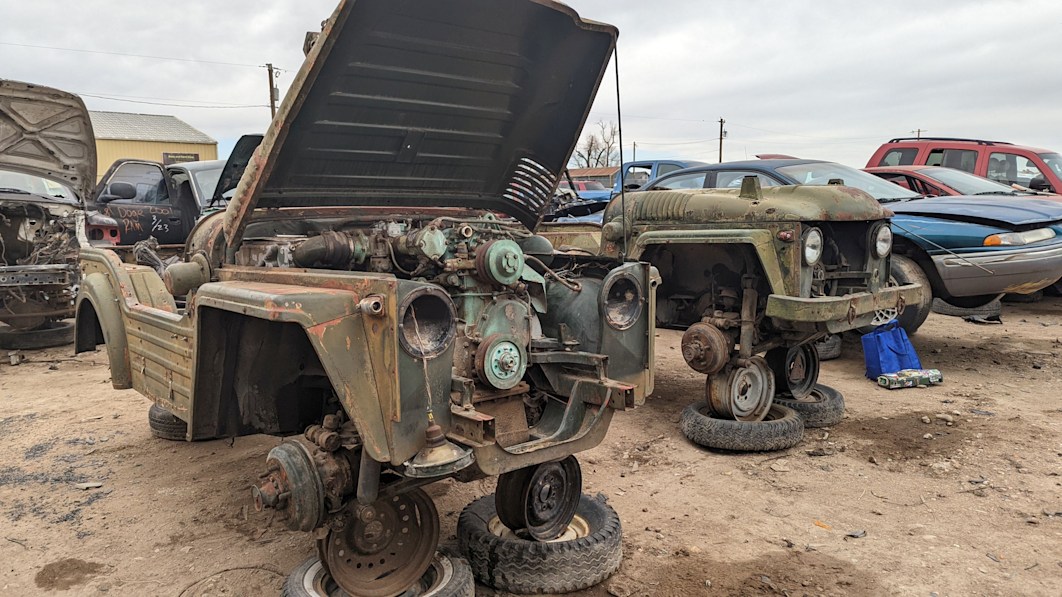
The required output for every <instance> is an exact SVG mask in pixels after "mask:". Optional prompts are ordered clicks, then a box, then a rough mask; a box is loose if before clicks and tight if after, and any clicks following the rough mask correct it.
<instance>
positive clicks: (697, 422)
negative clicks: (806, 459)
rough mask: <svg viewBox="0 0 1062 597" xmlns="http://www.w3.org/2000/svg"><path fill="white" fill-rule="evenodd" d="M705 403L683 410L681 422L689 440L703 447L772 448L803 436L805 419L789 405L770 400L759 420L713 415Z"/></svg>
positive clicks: (787, 444)
mask: <svg viewBox="0 0 1062 597" xmlns="http://www.w3.org/2000/svg"><path fill="white" fill-rule="evenodd" d="M707 412H708V403H707V402H705V401H703V400H701V401H700V402H694V403H693V404H691V405H689V406H687V407H686V409H685V410H684V411H682V419H681V421H680V423H679V424H680V426H681V427H682V433H683V434H685V436H686V437H687V438H689V439H690V441H692V442H694V443H696V444H699V445H701V446H704V447H706V448H715V449H717V450H730V451H733V452H771V451H775V450H784V449H786V448H791V447H793V446H795V445H797V444H798V443H800V440H802V439H803V438H804V421H803V419H801V418H800V415H798V414H797V412H796V411H795V410H793V409H791V408H788V407H785V406H782V405H780V404H772V405H771V410H769V411H768V412H767V418H765V419H764V420H762V421H759V422H746V421H734V420H728V419H716V418H713V417H710V416H708V415H707V414H706V413H707Z"/></svg>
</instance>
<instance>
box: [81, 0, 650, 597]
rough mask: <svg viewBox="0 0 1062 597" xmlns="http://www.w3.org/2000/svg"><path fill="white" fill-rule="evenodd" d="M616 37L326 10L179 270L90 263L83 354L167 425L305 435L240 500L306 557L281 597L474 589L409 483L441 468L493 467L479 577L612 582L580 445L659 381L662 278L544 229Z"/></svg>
mask: <svg viewBox="0 0 1062 597" xmlns="http://www.w3.org/2000/svg"><path fill="white" fill-rule="evenodd" d="M616 36H617V31H616V29H615V28H613V27H612V26H610V25H605V24H600V23H594V22H591V21H584V20H582V19H581V18H580V17H579V16H578V15H577V14H576V13H575V12H574V11H572V10H571V9H569V8H568V7H566V6H564V5H561V4H558V3H555V2H552V1H549V0H492V1H490V2H486V1H480V0H439V1H435V2H410V1H394V0H356V1H354V0H343V1H342V2H341V3H340V4H339V6H338V7H337V9H336V10H335V12H334V13H333V15H332V16H331V18H330V19H329V20H328V21H326V23H325V25H324V28H323V30H322V31H321V33H320V35H319V36H317V37H316V39H315V41H314V43H312V44H308V46H309V51H308V54H307V57H306V60H305V62H304V64H303V66H302V68H301V70H300V71H299V73H298V74H297V76H296V77H295V79H294V81H293V84H292V88H291V90H290V91H289V92H288V94H287V96H286V97H285V99H284V101H283V103H282V105H281V106H280V109H279V111H278V113H277V116H276V118H275V119H274V120H273V122H272V124H271V125H270V127H269V129H268V131H267V134H266V136H265V138H264V140H263V141H262V144H261V145H260V146H259V147H258V149H257V150H256V153H255V154H254V157H253V158H252V160H251V162H250V164H249V165H248V167H247V169H246V171H245V172H244V174H243V177H242V179H241V180H240V183H239V185H238V187H237V189H236V192H235V194H234V196H233V197H232V199H231V201H230V202H229V204H228V206H227V208H226V210H225V211H224V212H219V213H217V214H213V215H209V216H207V217H205V218H203V219H202V220H200V221H199V223H198V224H197V226H196V228H195V229H194V230H193V231H192V233H191V235H190V237H189V239H188V241H187V245H186V249H185V254H184V256H183V260H182V261H181V262H180V263H176V264H173V265H170V266H169V267H168V268H167V269H165V270H164V272H163V274H162V275H159V274H158V273H157V272H156V271H155V270H154V269H152V268H150V267H145V266H140V265H133V264H128V263H123V262H122V261H121V260H120V259H119V258H118V257H117V256H116V254H115V253H114V252H113V251H108V250H103V249H99V248H93V247H85V248H83V249H82V251H81V257H80V265H81V270H82V274H83V280H82V284H81V290H80V294H79V297H78V301H77V344H76V345H77V350H79V351H87V350H93V349H95V348H96V347H97V346H98V345H105V346H106V352H107V355H108V357H109V361H110V368H111V376H112V383H113V385H114V387H116V388H133V389H135V390H137V391H138V392H140V393H142V394H144V395H145V396H147V397H149V398H151V399H152V400H153V401H154V403H155V406H153V407H152V412H151V413H150V420H151V424H152V428H153V431H155V433H156V434H158V435H160V436H164V437H170V438H179V439H185V440H190V441H194V440H205V439H211V438H226V437H234V436H240V435H245V434H252V433H266V434H273V435H278V436H297V435H299V434H301V437H297V438H294V439H289V440H287V441H284V442H282V443H280V444H279V445H278V446H276V447H275V448H274V449H272V450H271V452H270V453H269V456H268V459H267V462H266V463H265V470H264V472H263V474H262V476H261V478H260V479H259V481H258V482H257V484H256V486H255V488H254V490H253V498H254V501H255V504H256V506H258V507H259V508H269V509H275V510H277V511H279V512H281V513H282V514H283V515H282V517H281V518H282V519H284V520H286V522H287V524H288V525H289V526H290V527H291V528H293V529H299V530H304V531H310V532H312V533H313V537H314V538H315V539H316V541H317V551H318V554H319V561H317V560H316V559H315V560H312V561H310V562H308V564H307V565H305V566H304V567H302V568H300V569H299V571H297V572H298V574H296V575H294V576H293V577H291V578H289V587H288V589H289V594H293V595H294V594H300V595H301V594H313V593H312V591H311V592H309V593H306V592H300V591H302V590H303V589H307V590H308V591H309V589H311V588H312V589H313V590H315V591H317V592H318V593H320V594H325V593H328V591H329V590H330V589H328V587H332V588H336V590H340V589H341V590H342V591H345V592H346V593H349V594H352V595H395V594H399V593H401V594H421V593H419V592H417V591H420V590H421V589H424V590H427V589H425V587H435V588H434V589H431V591H428V592H427V593H425V594H432V595H436V594H439V595H443V594H445V595H458V594H462V595H463V594H471V593H468V592H467V591H466V590H465V589H461V590H460V591H457V590H456V589H452V590H451V589H448V590H446V591H441V590H440V589H439V588H438V586H439V583H443V584H446V583H450V582H458V580H455V579H458V578H462V579H463V578H465V575H462V574H457V573H454V572H453V571H454V567H455V566H456V563H455V561H454V559H453V558H449V559H448V558H447V556H445V555H443V556H439V555H437V554H436V546H437V544H438V542H439V517H438V514H437V513H436V510H435V507H434V506H433V504H432V500H431V499H430V498H429V496H428V495H427V494H426V493H425V492H424V490H423V489H422V487H423V486H424V485H426V484H428V483H432V482H435V481H439V480H442V479H447V478H451V477H453V478H457V479H458V480H461V481H469V480H475V479H480V478H484V477H489V476H499V480H498V486H497V491H496V493H495V495H494V497H493V498H490V497H487V498H482V499H481V500H478V501H477V502H474V503H473V505H472V506H470V508H472V507H473V506H474V507H475V511H474V513H473V514H474V516H473V515H471V514H470V515H468V516H465V515H462V523H461V525H459V527H460V528H459V531H458V533H459V535H460V538H461V545H462V548H463V549H464V555H466V556H467V557H468V558H469V560H470V563H471V566H472V569H473V571H474V572H475V573H476V577H477V578H478V579H479V580H480V581H482V582H485V583H487V584H492V585H494V586H496V587H499V588H506V589H514V590H522V591H529V590H530V591H539V592H542V591H546V592H554V591H560V590H572V589H576V588H580V587H584V586H589V585H590V584H593V583H596V582H599V581H600V580H602V579H603V578H604V577H606V576H607V575H609V574H611V573H612V572H613V571H615V569H616V568H617V567H618V566H619V561H620V554H621V552H620V549H621V546H620V535H619V524H618V519H617V518H616V515H615V512H614V511H613V510H612V509H611V508H609V507H608V506H607V505H606V504H604V502H603V501H601V500H598V499H592V498H589V497H587V496H584V495H582V493H581V486H582V484H581V473H580V468H579V464H578V461H577V460H576V458H575V457H574V454H576V453H578V452H580V451H582V450H586V449H588V448H591V447H593V446H595V445H597V444H598V443H599V442H601V440H602V438H603V437H604V435H605V433H606V430H607V429H608V427H609V423H610V421H611V419H612V417H613V414H614V412H615V411H616V410H623V409H627V408H630V407H633V406H635V405H638V404H640V403H642V402H643V401H644V399H645V396H646V395H647V394H648V393H650V392H651V391H652V384H653V377H652V369H651V363H652V359H653V334H652V329H653V327H652V320H653V317H654V315H653V314H654V309H655V303H654V292H653V287H654V284H655V283H656V280H657V278H656V277H655V274H654V271H653V270H652V268H651V267H650V266H649V265H648V264H645V263H639V262H622V261H620V260H618V259H615V258H613V257H610V256H597V255H585V254H581V253H580V254H561V253H558V252H555V251H554V250H553V248H552V246H551V245H550V243H549V242H548V241H547V240H546V239H545V238H543V237H541V236H538V235H536V234H535V233H534V232H533V230H534V228H535V226H536V225H537V223H538V222H539V220H540V219H541V217H542V213H543V210H544V209H545V208H546V207H547V206H548V203H549V201H550V198H551V194H552V192H553V190H554V189H555V188H556V186H557V181H558V175H559V173H560V171H561V170H562V168H563V167H564V165H565V163H566V162H567V160H568V157H569V155H570V154H571V152H572V150H573V148H574V146H575V143H576V140H577V136H578V133H579V131H580V129H581V128H582V126H583V124H584V122H585V120H586V118H587V114H588V111H589V107H590V103H591V101H592V99H593V97H594V95H595V93H596V90H597V87H598V85H599V83H600V81H601V78H602V76H603V73H604V70H605V66H606V64H607V61H608V58H609V56H610V54H611V52H612V51H613V48H614V45H615V40H616ZM466 519H475V520H472V521H469V520H466ZM476 523H479V524H480V526H479V527H476V526H475V524H476ZM469 525H472V527H475V528H472V527H469ZM481 531H482V532H481ZM558 538H560V539H559V541H558ZM584 548H592V549H593V550H594V551H593V553H589V554H584V555H580V554H581V553H583V551H585V550H584ZM602 549H605V551H604V552H602V551H601V550H602ZM543 558H545V560H544V559H543ZM440 559H442V560H444V561H443V563H442V564H440V563H439V562H440ZM573 566H574V567H573ZM542 567H544V568H545V569H546V570H547V571H546V572H545V573H542V574H538V573H536V572H534V571H535V570H537V569H538V568H542ZM562 568H563V569H564V570H563V571H562V570H561V569H562ZM445 570H450V572H449V573H444V572H443V571H445ZM562 572H563V574H562ZM432 575H434V576H432ZM561 576H563V578H561ZM468 578H470V575H469V576H468ZM425 579H427V580H425ZM447 579H450V580H447ZM460 582H464V581H460ZM469 582H470V581H469ZM418 587H419V588H418ZM468 590H471V589H470V588H468ZM405 591H414V592H412V593H406V592H405ZM432 591H435V592H432ZM440 591H441V592H440Z"/></svg>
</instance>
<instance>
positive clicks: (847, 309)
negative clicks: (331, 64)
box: [767, 284, 922, 334]
mask: <svg viewBox="0 0 1062 597" xmlns="http://www.w3.org/2000/svg"><path fill="white" fill-rule="evenodd" d="M921 297H922V287H921V285H919V284H905V285H903V286H890V287H888V288H882V289H880V290H878V291H877V292H873V293H871V292H859V293H856V294H846V295H844V296H826V297H817V298H801V297H793V296H783V295H779V294H772V295H770V296H768V297H767V316H768V317H771V318H774V319H775V320H778V321H779V323H780V324H781V327H783V328H790V329H798V330H805V331H819V332H830V333H831V334H837V333H840V332H843V331H846V330H851V329H855V328H858V327H862V326H865V325H869V324H870V322H871V321H872V320H873V319H874V315H875V313H877V312H878V311H883V310H887V309H897V310H899V311H902V310H903V308H904V306H905V305H910V304H914V303H917V302H918V301H919V300H921Z"/></svg>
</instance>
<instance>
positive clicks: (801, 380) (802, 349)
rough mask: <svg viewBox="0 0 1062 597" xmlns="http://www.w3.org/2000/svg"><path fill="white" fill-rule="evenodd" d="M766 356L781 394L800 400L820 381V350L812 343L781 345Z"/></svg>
mask: <svg viewBox="0 0 1062 597" xmlns="http://www.w3.org/2000/svg"><path fill="white" fill-rule="evenodd" d="M766 356H767V364H768V365H770V367H771V371H772V372H773V373H774V379H775V384H776V385H777V386H778V393H779V394H788V395H790V396H792V397H793V398H796V399H798V400H799V399H801V398H804V397H805V396H807V395H808V394H810V393H811V390H812V389H814V388H815V384H816V383H818V381H819V351H818V349H817V348H816V347H815V345H814V344H812V343H805V344H801V345H799V346H792V347H786V346H779V347H778V348H773V349H771V350H769V351H767V355H766Z"/></svg>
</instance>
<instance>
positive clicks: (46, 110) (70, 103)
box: [0, 79, 96, 201]
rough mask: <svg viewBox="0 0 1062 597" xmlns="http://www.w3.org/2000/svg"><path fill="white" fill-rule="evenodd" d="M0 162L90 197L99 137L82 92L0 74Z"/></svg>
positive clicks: (81, 197) (82, 197)
mask: <svg viewBox="0 0 1062 597" xmlns="http://www.w3.org/2000/svg"><path fill="white" fill-rule="evenodd" d="M0 168H4V169H8V170H13V171H16V172H24V173H26V174H32V175H36V176H41V177H44V178H47V179H50V180H54V181H56V182H59V183H62V184H65V185H67V186H69V187H70V188H71V189H73V190H74V191H76V192H77V195H78V198H79V199H81V200H82V201H85V200H87V199H88V197H89V196H90V195H91V191H92V187H93V185H94V184H95V180H96V139H95V137H94V136H93V134H92V122H91V121H90V120H89V119H88V111H87V110H86V109H85V104H84V102H82V101H81V98H79V97H78V96H76V95H74V94H72V93H67V92H65V91H60V90H58V89H52V88H50V87H44V86H42V85H33V84H30V83H20V82H18V81H8V80H4V79H0Z"/></svg>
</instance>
